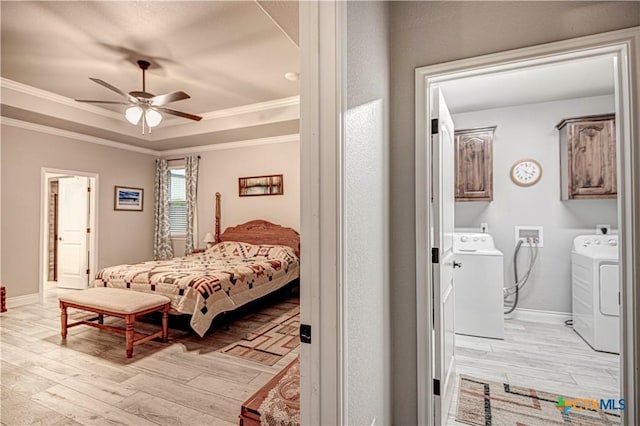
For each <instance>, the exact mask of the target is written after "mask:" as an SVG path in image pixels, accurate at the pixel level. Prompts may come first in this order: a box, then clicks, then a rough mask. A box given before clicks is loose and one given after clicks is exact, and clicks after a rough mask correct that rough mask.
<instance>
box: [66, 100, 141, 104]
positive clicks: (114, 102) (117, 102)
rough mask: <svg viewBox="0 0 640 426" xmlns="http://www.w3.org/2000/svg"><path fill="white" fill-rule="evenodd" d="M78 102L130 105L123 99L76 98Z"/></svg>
mask: <svg viewBox="0 0 640 426" xmlns="http://www.w3.org/2000/svg"><path fill="white" fill-rule="evenodd" d="M75 101H76V102H88V103H90V104H116V105H129V104H128V103H126V102H122V101H94V100H90V99H76V100H75Z"/></svg>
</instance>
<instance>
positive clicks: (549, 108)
mask: <svg viewBox="0 0 640 426" xmlns="http://www.w3.org/2000/svg"><path fill="white" fill-rule="evenodd" d="M613 109H614V99H613V96H598V97H591V98H581V99H574V100H566V101H558V102H545V103H539V104H531V105H520V106H515V107H509V108H497V109H490V110H484V111H474V112H469V113H463V114H455V115H454V116H453V121H454V122H455V125H456V128H459V129H469V128H473V127H485V126H489V125H491V126H494V125H497V126H498V127H497V128H496V133H495V137H494V140H493V183H494V187H493V201H492V202H491V203H487V202H462V203H456V228H460V227H462V228H476V230H477V232H479V228H480V223H481V222H487V223H488V224H489V232H490V233H491V234H492V235H493V236H494V239H495V242H496V246H497V248H498V249H499V250H501V251H502V252H503V253H504V269H505V270H504V277H505V285H506V284H509V285H513V260H512V259H513V252H514V251H515V239H514V238H515V237H514V233H515V226H517V225H534V226H542V227H543V239H544V247H543V248H541V249H539V252H538V258H537V261H536V264H535V267H534V269H533V272H532V274H531V277H530V278H529V281H528V282H527V284H526V286H525V287H524V289H523V291H522V292H521V293H520V301H519V302H518V308H526V309H535V310H542V311H556V312H571V253H570V252H571V247H572V245H573V239H574V238H575V237H576V236H577V235H581V234H593V233H595V226H596V224H597V223H609V224H611V226H612V228H616V227H617V206H616V200H615V199H602V200H569V201H561V200H560V149H559V138H558V131H557V129H556V127H555V126H556V124H558V123H559V122H560V121H561V120H562V119H564V118H570V117H580V116H583V115H589V114H601V113H609V112H612V111H613ZM520 158H533V159H535V160H537V161H538V162H539V163H540V164H541V165H542V177H541V179H540V181H539V182H538V183H537V184H535V185H533V186H530V187H520V186H517V185H516V184H514V183H513V182H512V181H511V178H510V176H509V172H510V170H511V166H512V165H513V163H514V162H515V161H516V160H518V159H520ZM528 256H529V253H528V250H527V249H524V250H521V251H520V255H519V262H518V272H519V275H520V277H522V275H523V274H524V273H525V271H526V270H527V268H528V264H529V263H528Z"/></svg>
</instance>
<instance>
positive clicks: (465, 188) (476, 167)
mask: <svg viewBox="0 0 640 426" xmlns="http://www.w3.org/2000/svg"><path fill="white" fill-rule="evenodd" d="M494 130H495V127H491V128H483V129H472V130H461V131H458V132H456V158H455V160H456V161H455V169H456V176H455V179H456V201H492V200H493V132H494Z"/></svg>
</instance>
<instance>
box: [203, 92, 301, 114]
mask: <svg viewBox="0 0 640 426" xmlns="http://www.w3.org/2000/svg"><path fill="white" fill-rule="evenodd" d="M296 105H300V96H290V97H288V98H281V99H274V100H272V101H265V102H258V103H255V104H248V105H242V106H239V107H234V108H227V109H219V110H217V111H211V112H206V113H204V114H200V115H201V116H202V119H203V120H212V119H216V118H222V117H230V116H234V115H242V114H248V113H252V112H260V111H266V110H270V109H275V108H284V107H288V106H296Z"/></svg>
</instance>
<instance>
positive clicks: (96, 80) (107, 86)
mask: <svg viewBox="0 0 640 426" xmlns="http://www.w3.org/2000/svg"><path fill="white" fill-rule="evenodd" d="M89 80H91V81H93V82H94V83H98V84H99V85H101V86H103V87H106V88H107V89H109V90H111V91H113V92H116V93H117V94H118V95H120V96H122V97H125V98H127V99H129V101H131V102H133V103H136V104H137V103H138V100H137V99H136V98H135V97H133V96H131V95H129V94H128V93H125V92H123V91H122V90H120V89H118V88H117V87H115V86H112V85H111V84H109V83H107V82H106V81H104V80H100V79H99V78H93V77H89Z"/></svg>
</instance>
